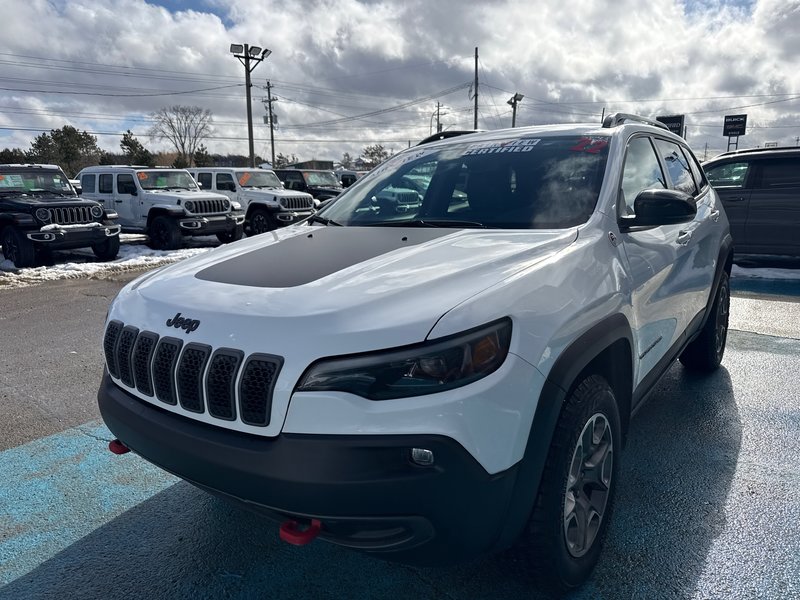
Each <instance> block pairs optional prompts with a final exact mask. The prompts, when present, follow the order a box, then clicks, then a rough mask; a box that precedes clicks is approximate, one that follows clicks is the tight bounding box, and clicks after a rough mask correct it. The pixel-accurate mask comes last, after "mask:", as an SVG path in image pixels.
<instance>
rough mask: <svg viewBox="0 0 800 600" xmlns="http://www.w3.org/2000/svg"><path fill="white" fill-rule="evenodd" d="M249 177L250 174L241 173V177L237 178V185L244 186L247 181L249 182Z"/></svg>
mask: <svg viewBox="0 0 800 600" xmlns="http://www.w3.org/2000/svg"><path fill="white" fill-rule="evenodd" d="M251 177H252V175H251V174H250V173H243V174H242V176H241V177H239V185H245V184H246V183H247V182H248V181H250V178H251Z"/></svg>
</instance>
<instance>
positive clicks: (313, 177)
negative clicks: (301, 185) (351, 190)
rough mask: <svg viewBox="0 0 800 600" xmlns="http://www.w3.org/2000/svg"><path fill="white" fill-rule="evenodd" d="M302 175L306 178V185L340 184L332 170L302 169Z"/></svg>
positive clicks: (339, 185)
mask: <svg viewBox="0 0 800 600" xmlns="http://www.w3.org/2000/svg"><path fill="white" fill-rule="evenodd" d="M303 176H304V177H305V178H306V185H331V186H333V187H341V186H342V184H341V183H339V180H338V179H336V175H334V173H333V171H303Z"/></svg>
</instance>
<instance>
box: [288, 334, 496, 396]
mask: <svg viewBox="0 0 800 600" xmlns="http://www.w3.org/2000/svg"><path fill="white" fill-rule="evenodd" d="M510 342H511V321H510V320H509V319H502V320H501V321H496V322H494V323H492V324H490V325H487V326H484V327H480V328H478V329H473V330H471V331H467V332H465V333H460V334H457V335H454V336H450V337H447V338H444V339H441V340H437V341H434V342H425V343H422V344H416V345H414V346H406V347H404V348H396V349H394V350H386V351H381V352H371V353H369V354H359V355H352V356H345V357H341V358H328V359H323V360H320V361H318V362H316V363H314V364H313V365H311V366H310V367H309V368H308V369H307V370H306V372H305V373H304V374H303V376H302V377H301V378H300V382H299V383H298V384H297V388H296V390H297V391H298V392H317V391H325V390H327V391H339V392H349V393H351V394H356V395H357V396H362V397H364V398H368V399H370V400H391V399H393V398H407V397H410V396H422V395H424V394H435V393H437V392H443V391H445V390H451V389H453V388H457V387H461V386H464V385H467V384H470V383H472V382H473V381H477V380H478V379H481V378H483V377H486V376H487V375H489V374H490V373H492V372H494V371H495V370H497V368H498V367H500V365H501V364H503V361H504V360H505V359H506V356H507V355H508V347H509V343H510Z"/></svg>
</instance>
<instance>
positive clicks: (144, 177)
mask: <svg viewBox="0 0 800 600" xmlns="http://www.w3.org/2000/svg"><path fill="white" fill-rule="evenodd" d="M136 176H137V177H138V178H139V181H145V180H147V179H150V175H148V174H147V173H141V172H140V173H137V174H136Z"/></svg>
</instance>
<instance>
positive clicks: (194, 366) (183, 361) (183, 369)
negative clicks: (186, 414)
mask: <svg viewBox="0 0 800 600" xmlns="http://www.w3.org/2000/svg"><path fill="white" fill-rule="evenodd" d="M210 354H211V346H206V345H205V344H194V343H192V344H187V345H186V348H185V349H184V350H183V353H182V354H181V358H180V362H179V363H178V376H177V381H178V399H179V401H180V403H181V406H182V407H183V408H185V409H186V410H188V411H191V412H196V413H201V412H203V371H204V370H205V368H206V363H207V362H208V356H209V355H210Z"/></svg>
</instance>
